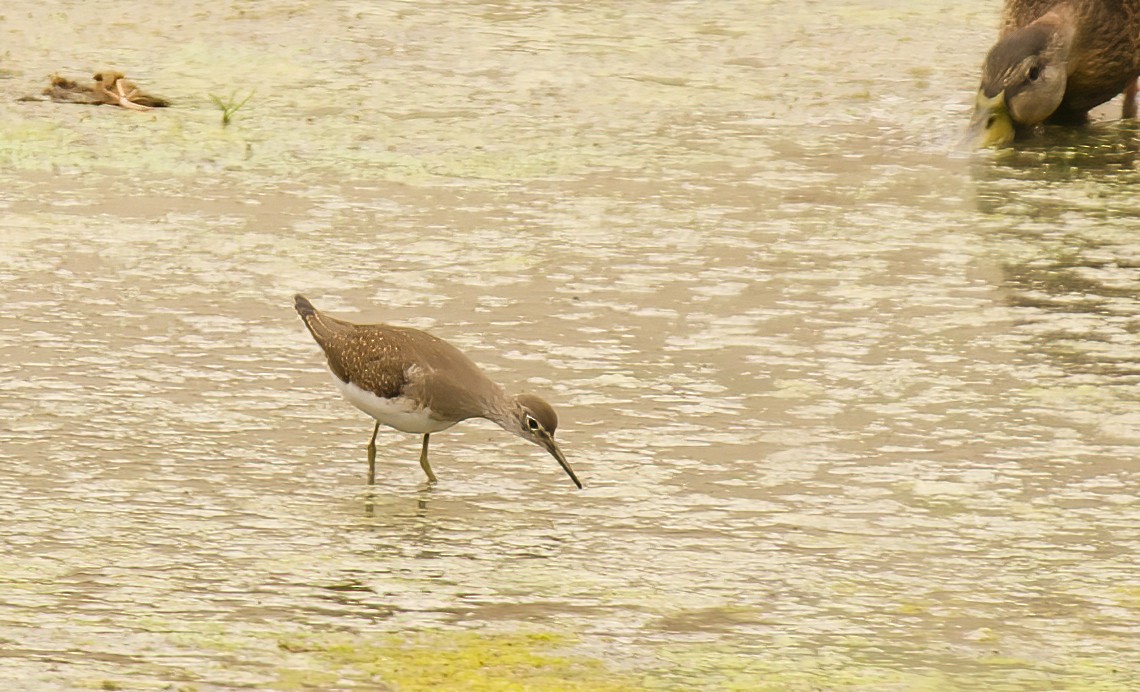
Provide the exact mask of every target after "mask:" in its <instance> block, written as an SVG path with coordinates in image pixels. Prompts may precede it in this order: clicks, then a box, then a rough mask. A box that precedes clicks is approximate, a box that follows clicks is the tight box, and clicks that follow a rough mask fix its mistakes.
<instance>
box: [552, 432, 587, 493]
mask: <svg viewBox="0 0 1140 692" xmlns="http://www.w3.org/2000/svg"><path fill="white" fill-rule="evenodd" d="M542 446H543V447H544V448H545V449H546V451H548V452H550V455H551V456H552V457H554V458H555V459H557V460H558V464H559V466H561V467H562V470H563V471H565V472H566V475H568V476H570V480H572V481H574V485H576V486H578V489H579V490H581V489H582V481H580V480H578V476H576V475H574V469H572V468H570V464H569V462H567V461H566V457H565V456H563V455H562V450H561V449H559V448H558V443H557V442H555V441H554V438H553V437H551V436H550V435H544V436H543V437H542Z"/></svg>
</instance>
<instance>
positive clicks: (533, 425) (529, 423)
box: [526, 416, 540, 432]
mask: <svg viewBox="0 0 1140 692" xmlns="http://www.w3.org/2000/svg"><path fill="white" fill-rule="evenodd" d="M526 427H527V429H528V430H530V431H531V432H537V431H538V428H539V427H540V426H539V425H538V421H536V420H535V419H534V418H532V417H531V416H527V417H526Z"/></svg>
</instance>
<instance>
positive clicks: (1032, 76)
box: [1029, 65, 1041, 82]
mask: <svg viewBox="0 0 1140 692" xmlns="http://www.w3.org/2000/svg"><path fill="white" fill-rule="evenodd" d="M1040 76H1041V68H1040V67H1038V66H1036V65H1034V66H1033V67H1031V68H1029V81H1031V82H1036V81H1037V78H1038V77H1040Z"/></svg>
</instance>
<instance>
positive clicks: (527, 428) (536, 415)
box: [504, 394, 582, 488]
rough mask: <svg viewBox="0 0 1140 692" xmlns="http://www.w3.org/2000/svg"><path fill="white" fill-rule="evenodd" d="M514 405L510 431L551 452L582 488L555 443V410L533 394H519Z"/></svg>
mask: <svg viewBox="0 0 1140 692" xmlns="http://www.w3.org/2000/svg"><path fill="white" fill-rule="evenodd" d="M514 403H515V405H514V410H513V411H512V415H511V417H510V425H511V426H512V427H510V428H508V430H510V431H511V432H513V433H515V434H516V435H518V436H519V437H521V438H523V439H524V440H529V441H531V442H533V443H535V444H536V445H538V446H539V447H542V448H543V449H545V450H546V451H548V452H550V454H551V456H553V457H554V458H555V459H557V460H558V463H559V465H561V466H562V470H563V471H565V472H566V473H567V475H569V476H570V480H572V481H574V485H576V486H578V487H579V488H581V487H582V482H581V481H579V480H578V476H576V475H574V469H572V468H570V464H569V463H567V461H566V457H565V456H563V455H562V450H561V449H559V448H558V443H557V442H555V441H554V431H555V430H556V429H558V414H557V413H555V412H554V408H553V407H551V405H550V404H548V403H546V402H545V401H543V400H542V399H540V398H538V397H537V396H535V395H533V394H519V395H518V396H516V397H515V399H514ZM504 427H506V426H504Z"/></svg>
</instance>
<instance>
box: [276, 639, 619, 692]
mask: <svg viewBox="0 0 1140 692" xmlns="http://www.w3.org/2000/svg"><path fill="white" fill-rule="evenodd" d="M574 644H575V641H574V640H573V639H572V638H570V637H567V636H565V635H561V634H553V633H548V632H537V633H522V634H482V633H474V632H442V631H431V632H418V633H414V634H409V635H396V634H360V635H353V634H344V633H330V634H293V635H288V636H283V637H281V638H280V639H279V640H278V645H279V646H280V648H281V649H282V650H283V651H285V652H288V653H290V654H292V656H291V658H295V659H302V660H305V661H307V662H308V665H293V666H290V667H286V668H283V669H281V670H280V671H279V672H278V680H277V687H279V688H280V689H301V688H308V687H314V686H316V687H321V686H325V685H330V684H333V683H334V682H336V681H337V680H349V681H353V682H354V683H356V684H362V683H376V684H383V685H386V686H389V687H391V688H393V689H400V690H420V689H432V690H449V689H453V690H601V691H603V692H604V691H606V690H628V689H633V688H635V687H637V684H636V683H635V681H634V680H633V679H630V678H626V677H625V676H624V675H622V674H619V673H615V672H614V671H611V670H610V669H608V668H607V667H606V666H605V665H604V664H603V663H602V662H600V661H597V660H595V659H591V658H588V657H584V656H582V655H580V654H574V653H572V647H573V645H574ZM342 684H343V683H342Z"/></svg>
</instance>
